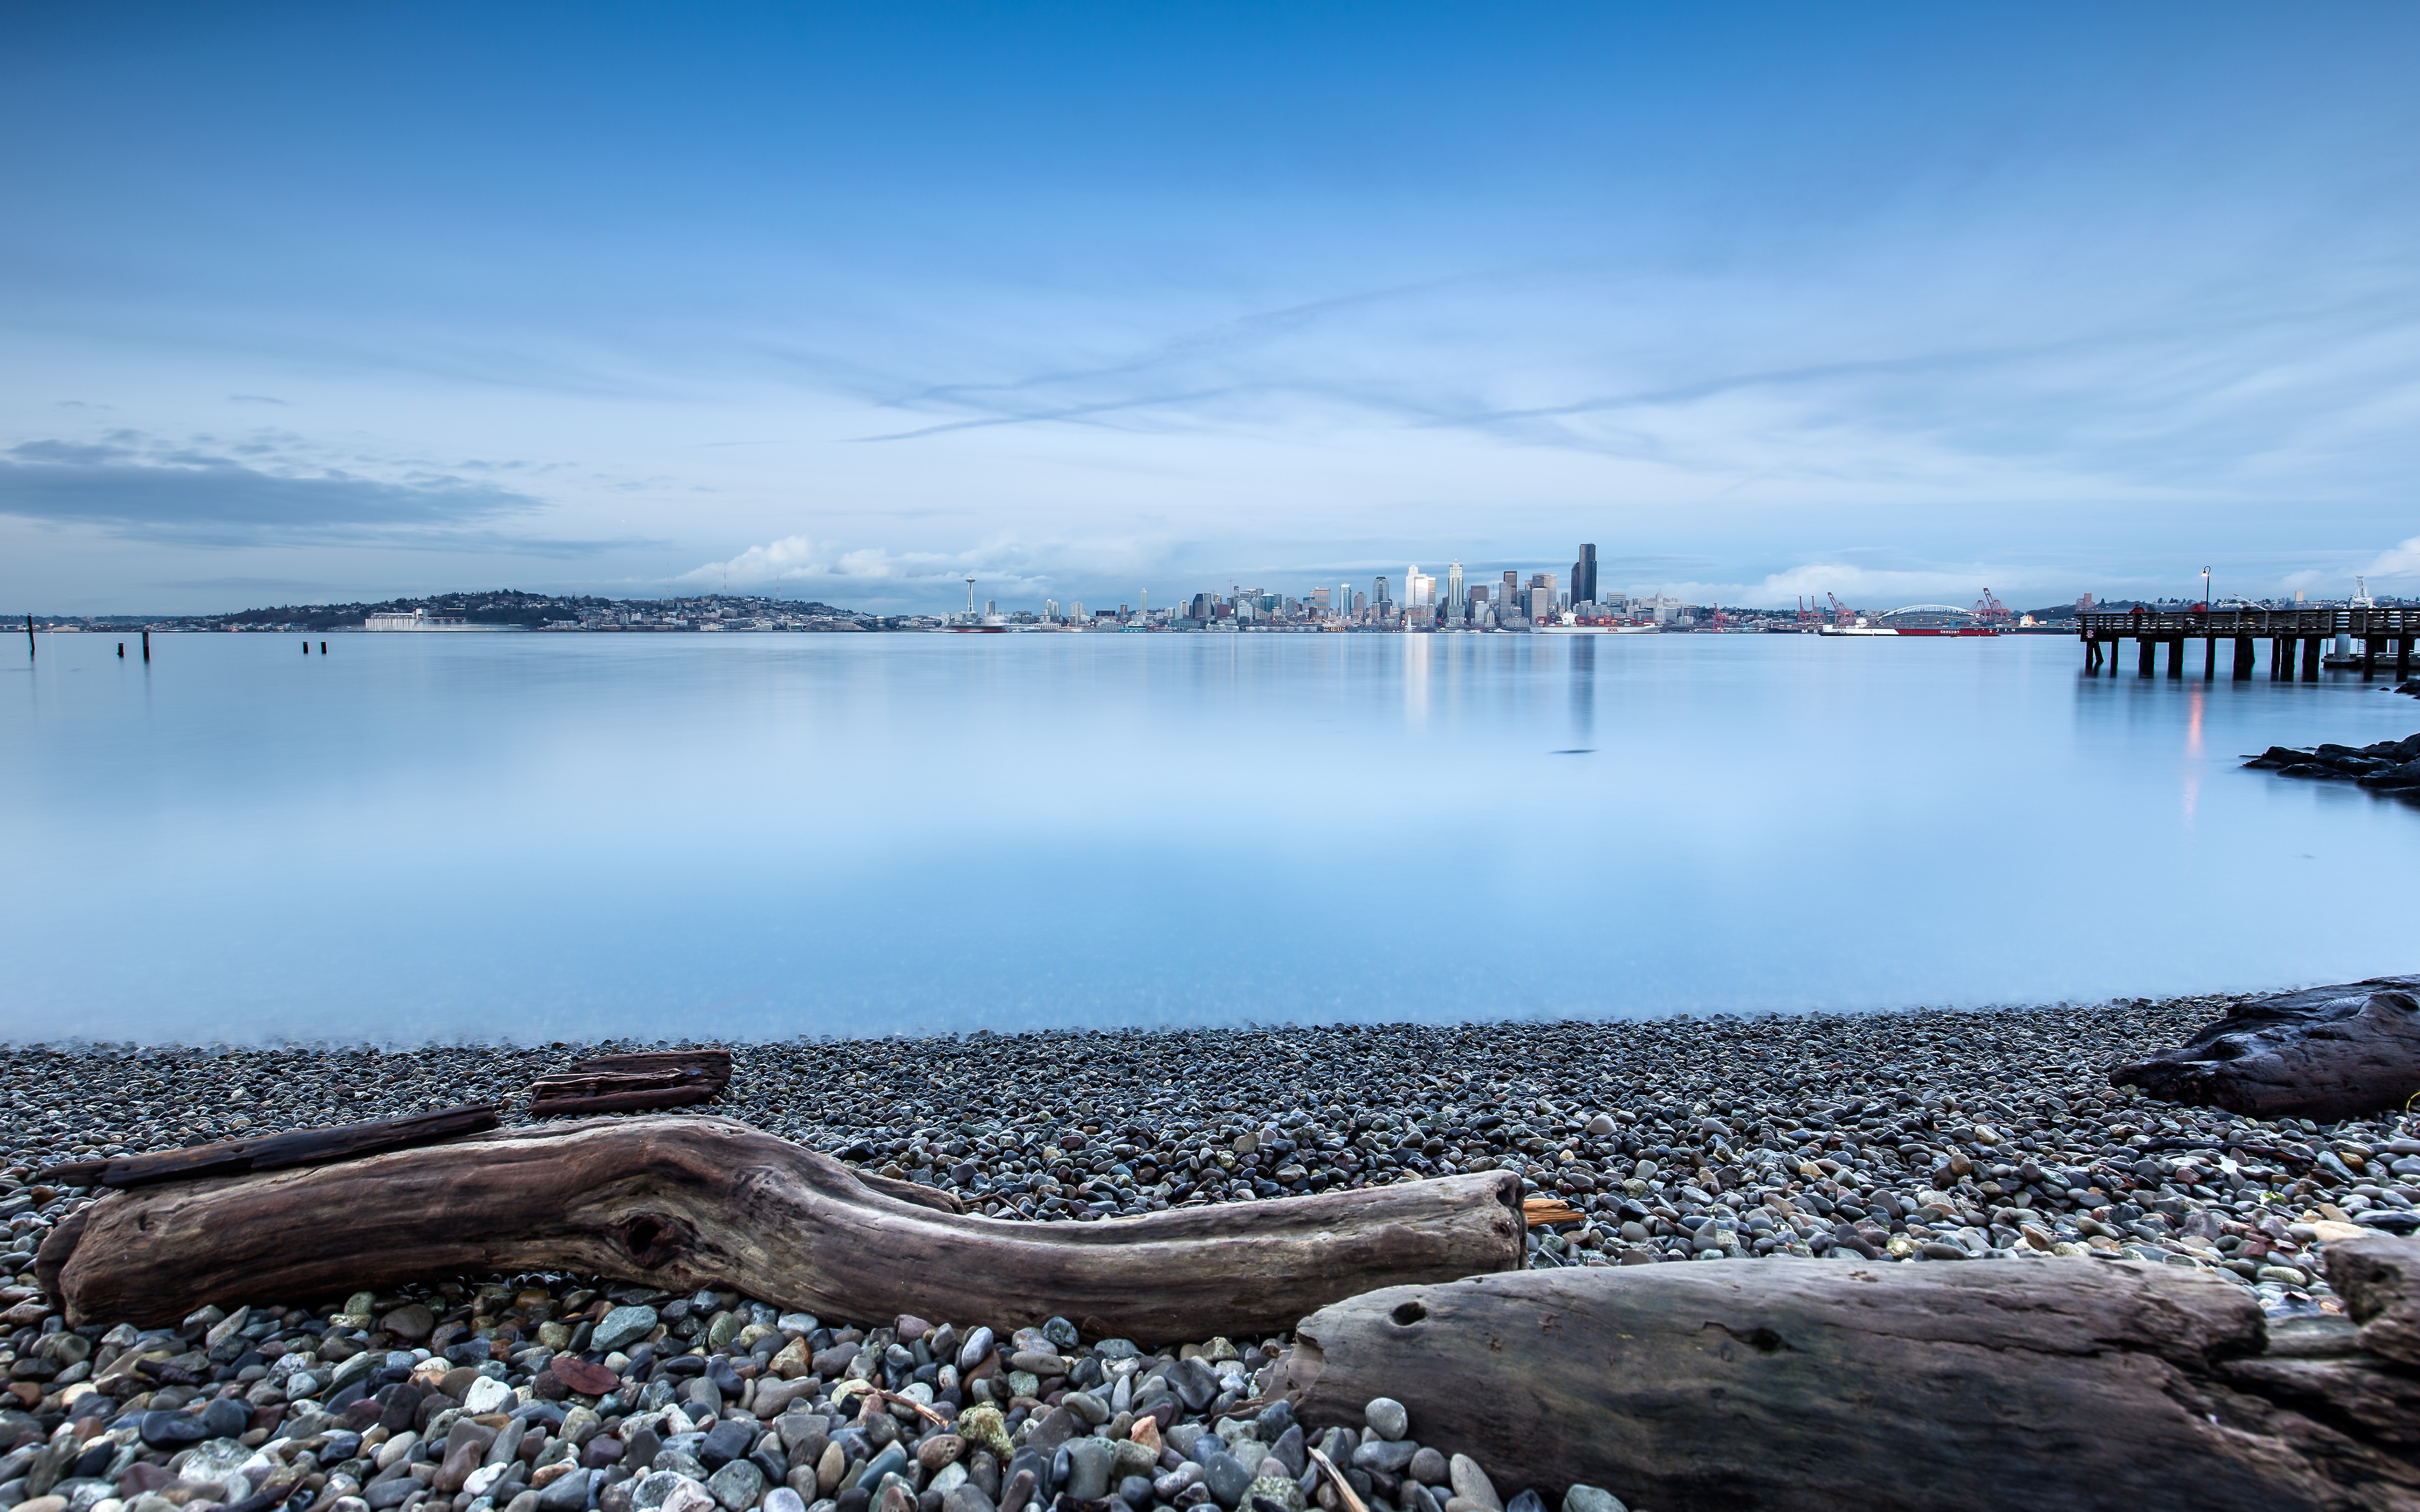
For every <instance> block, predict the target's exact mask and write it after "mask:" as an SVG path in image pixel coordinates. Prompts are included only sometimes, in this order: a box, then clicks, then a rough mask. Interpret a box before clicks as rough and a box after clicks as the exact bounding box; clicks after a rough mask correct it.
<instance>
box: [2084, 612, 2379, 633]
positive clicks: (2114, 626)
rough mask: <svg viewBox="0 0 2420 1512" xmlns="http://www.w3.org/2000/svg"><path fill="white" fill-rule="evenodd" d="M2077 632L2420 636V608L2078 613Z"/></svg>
mask: <svg viewBox="0 0 2420 1512" xmlns="http://www.w3.org/2000/svg"><path fill="white" fill-rule="evenodd" d="M2076 635H2077V638H2078V639H2079V640H2126V639H2143V638H2148V639H2149V640H2175V639H2177V638H2178V637H2180V636H2181V637H2183V638H2184V639H2186V640H2201V639H2203V638H2205V637H2209V636H2215V637H2217V638H2219V639H2220V640H2226V639H2229V638H2232V637H2235V636H2243V637H2247V638H2249V639H2251V640H2275V639H2277V638H2279V637H2283V636H2292V637H2298V638H2299V637H2302V636H2313V635H2316V636H2339V635H2348V636H2350V637H2352V638H2353V639H2354V640H2370V639H2378V640H2388V639H2401V638H2403V637H2407V636H2420V609H2308V608H2305V609H2211V611H2210V612H2209V613H2207V614H2205V613H2203V612H2201V611H2200V610H2198V609H2192V610H2187V611H2184V612H2176V611H2172V610H2166V609H2163V610H2160V611H2158V612H2156V613H2154V612H2145V613H2142V614H2134V613H2124V614H2100V613H2093V614H2079V615H2077V616H2076Z"/></svg>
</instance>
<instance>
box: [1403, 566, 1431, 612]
mask: <svg viewBox="0 0 2420 1512" xmlns="http://www.w3.org/2000/svg"><path fill="white" fill-rule="evenodd" d="M1404 608H1405V609H1435V608H1436V579H1435V578H1433V577H1431V576H1429V575H1428V574H1427V573H1425V572H1422V571H1421V570H1420V564H1419V563H1417V562H1415V563H1412V565H1411V570H1410V571H1408V572H1406V573H1404Z"/></svg>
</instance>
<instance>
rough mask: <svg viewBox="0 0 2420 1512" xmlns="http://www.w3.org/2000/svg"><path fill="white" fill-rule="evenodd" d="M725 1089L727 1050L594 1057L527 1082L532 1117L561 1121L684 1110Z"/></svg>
mask: <svg viewBox="0 0 2420 1512" xmlns="http://www.w3.org/2000/svg"><path fill="white" fill-rule="evenodd" d="M730 1085H731V1052H730V1051H728V1050H650V1051H645V1052H644V1053H641V1054H638V1055H630V1056H599V1057H596V1058H595V1059H593V1060H583V1061H581V1062H580V1063H579V1064H578V1065H576V1066H574V1067H572V1068H571V1069H570V1070H569V1071H567V1072H555V1073H554V1074H552V1075H550V1076H541V1077H539V1078H538V1079H537V1080H536V1081H535V1082H533V1083H531V1084H530V1102H529V1114H530V1117H532V1118H534V1119H565V1118H585V1117H587V1116H588V1115H590V1114H595V1113H633V1112H637V1111H639V1110H641V1109H644V1108H678V1107H688V1106H690V1105H692V1104H694V1103H704V1102H706V1101H707V1100H708V1099H710V1098H712V1097H713V1096H715V1094H717V1093H719V1092H721V1090H722V1089H723V1088H725V1087H728V1086H730Z"/></svg>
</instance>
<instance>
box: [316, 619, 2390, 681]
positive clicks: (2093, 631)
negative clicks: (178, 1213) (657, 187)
mask: <svg viewBox="0 0 2420 1512" xmlns="http://www.w3.org/2000/svg"><path fill="white" fill-rule="evenodd" d="M2128 636H2133V638H2134V671H2135V675H2137V676H2140V677H2150V676H2153V675H2155V674H2156V673H2157V671H2158V670H2159V657H2160V644H2161V642H2162V641H2165V642H2166V643H2167V647H2168V675H2169V676H2170V677H2182V676H2183V675H2184V662H2185V642H2186V641H2188V640H2199V641H2201V642H2202V663H2201V674H2202V678H2203V680H2204V681H2206V682H2207V681H2211V680H2214V679H2215V678H2216V677H2217V675H2218V641H2219V638H2220V637H2222V636H2224V637H2226V638H2227V639H2229V640H2233V641H2234V642H2235V651H2234V657H2233V664H2232V671H2233V673H2234V675H2235V676H2236V677H2237V678H2239V679H2243V678H2249V677H2251V676H2252V674H2253V672H2254V671H2255V669H2256V668H2257V665H2258V662H2259V648H2260V642H2261V641H2262V640H2267V641H2268V642H2269V676H2270V678H2271V680H2272V681H2274V682H2287V681H2290V680H2292V679H2293V678H2294V677H2295V676H2296V675H2297V674H2298V673H2299V674H2300V676H2301V677H2302V679H2303V680H2304V681H2305V682H2317V681H2319V673H2320V672H2321V671H2324V670H2326V667H2327V665H2328V663H2327V661H2326V659H2325V658H2326V655H2327V643H2328V642H2329V641H2330V640H2334V641H2335V642H2337V643H2338V645H2339V646H2341V647H2343V648H2344V649H2345V650H2347V651H2350V643H2351V642H2352V641H2353V640H2356V639H2358V640H2360V641H2361V643H2362V644H2361V655H2360V656H2359V658H2358V665H2359V666H2360V668H2361V672H2362V675H2363V676H2364V677H2372V676H2375V675H2377V673H2378V672H2379V671H2380V670H2381V668H2380V663H2381V662H2382V661H2383V660H2384V659H2385V657H2386V654H2387V653H2388V651H2389V650H2392V651H2393V652H2394V654H2395V675H2396V677H2397V679H2398V680H2401V679H2405V678H2409V677H2411V676H2412V671H2413V668H2412V661H2413V659H2414V658H2413V656H2412V652H2413V649H2414V647H2415V644H2420V609H2406V608H2399V607H2398V608H2393V609H2381V608H2378V607H2377V606H2375V605H2372V606H2369V607H2367V608H2354V607H2351V606H2346V607H2344V608H2341V609H2338V608H2334V607H2329V608H2311V607H2308V606H2305V607H2304V608H2300V609H2205V608H2203V607H2201V606H2198V605H2196V606H2195V607H2194V608H2193V609H2188V610H2184V611H2182V612H2166V611H2163V612H2159V613H2150V612H2147V611H2145V610H2143V609H2133V610H2130V611H2129V612H2127V613H2124V614H2109V613H2087V614H2085V615H2083V616H2081V617H2080V618H2079V619H2078V621H2077V624H2076V637H2077V639H2078V640H2082V641H2083V642H2084V668H2085V671H2086V672H2087V673H2090V674H2098V673H2099V671H2100V670H2101V663H2102V659H2103V658H2104V657H2105V658H2106V659H2107V660H2108V662H2109V672H2110V675H2111V676H2113V677H2114V676H2116V675H2118V647H2119V645H2120V644H2121V643H2122V642H2123V641H2124V640H2126V638H2127V637H2128ZM322 649H323V650H324V649H325V647H324V645H323V647H322ZM2298 661H2299V663H2300V665H2299V666H2297V662H2298ZM2352 664H2353V660H2352V658H2350V657H2349V656H2347V657H2341V658H2340V659H2339V661H2338V662H2337V665H2339V666H2347V665H2352Z"/></svg>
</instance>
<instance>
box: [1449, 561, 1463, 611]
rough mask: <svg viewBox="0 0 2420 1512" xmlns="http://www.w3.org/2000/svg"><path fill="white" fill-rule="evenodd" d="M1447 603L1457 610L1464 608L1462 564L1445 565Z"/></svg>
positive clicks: (1450, 563)
mask: <svg viewBox="0 0 2420 1512" xmlns="http://www.w3.org/2000/svg"><path fill="white" fill-rule="evenodd" d="M1445 601H1446V602H1447V603H1449V604H1450V605H1452V606H1453V607H1454V608H1456V609H1460V608H1461V607H1462V563H1459V562H1449V563H1446V564H1445Z"/></svg>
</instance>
